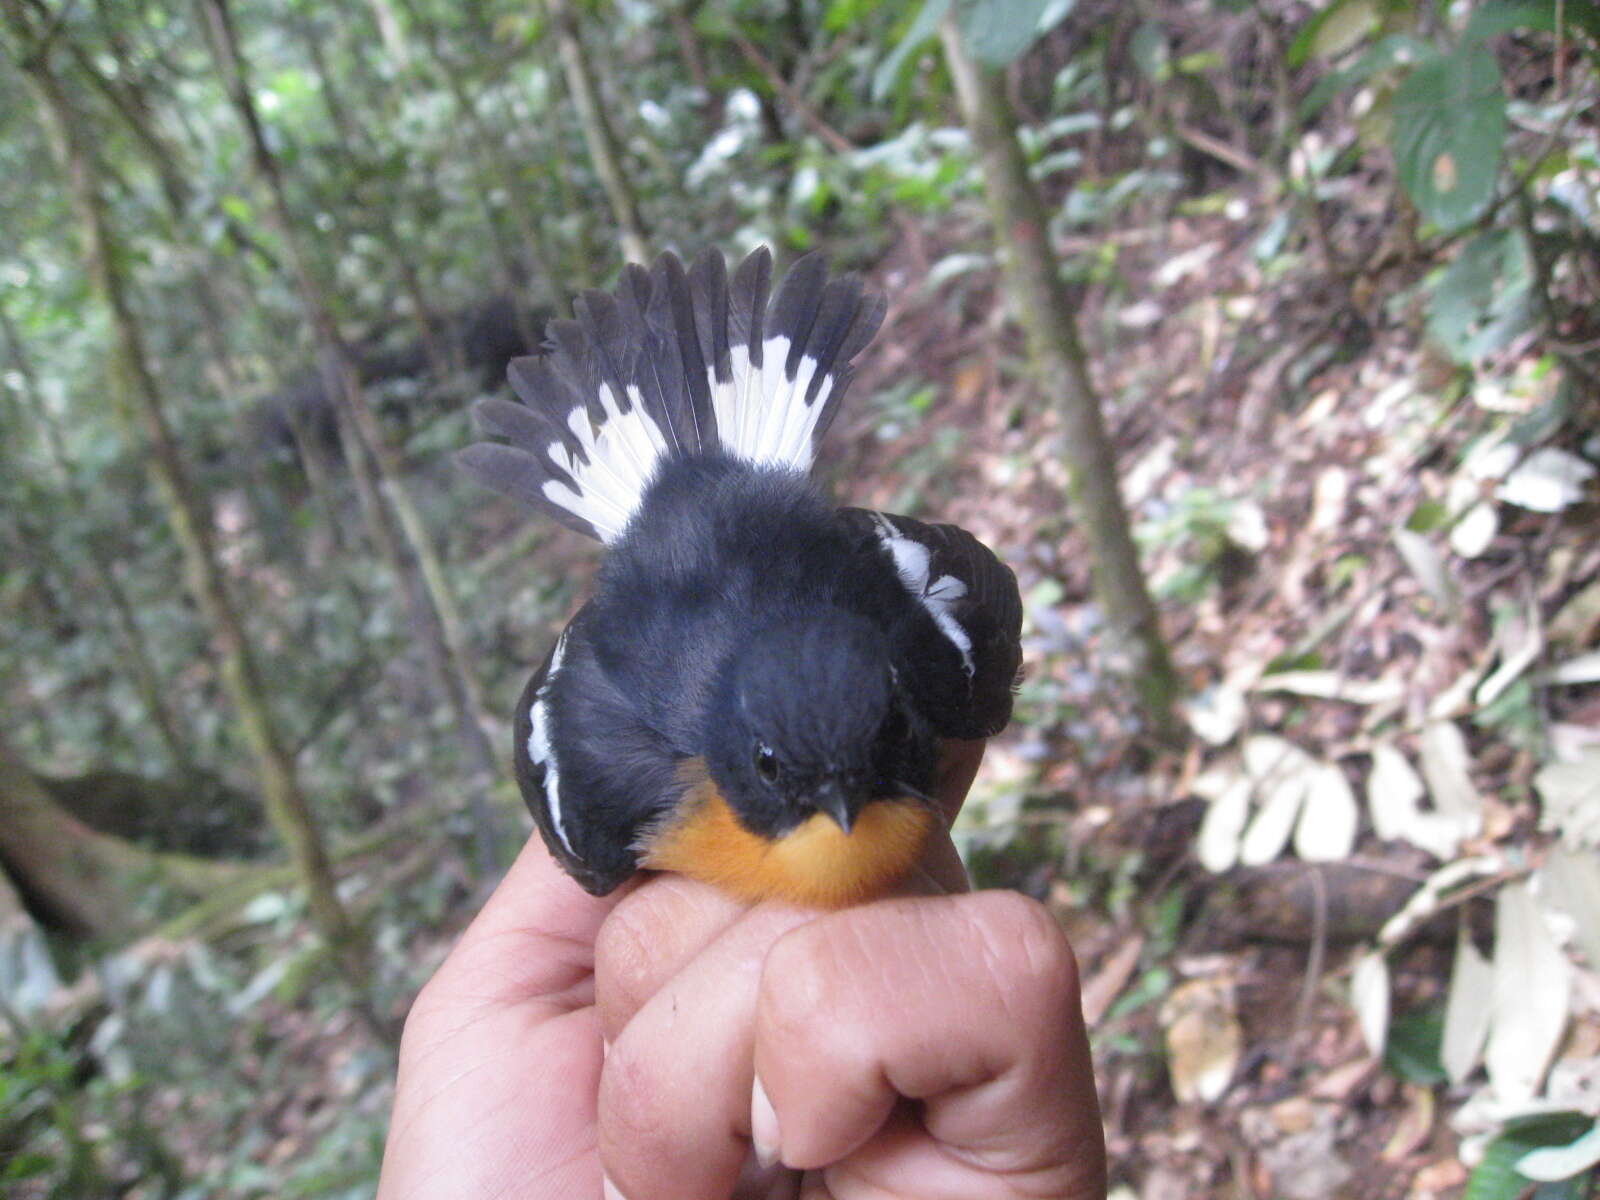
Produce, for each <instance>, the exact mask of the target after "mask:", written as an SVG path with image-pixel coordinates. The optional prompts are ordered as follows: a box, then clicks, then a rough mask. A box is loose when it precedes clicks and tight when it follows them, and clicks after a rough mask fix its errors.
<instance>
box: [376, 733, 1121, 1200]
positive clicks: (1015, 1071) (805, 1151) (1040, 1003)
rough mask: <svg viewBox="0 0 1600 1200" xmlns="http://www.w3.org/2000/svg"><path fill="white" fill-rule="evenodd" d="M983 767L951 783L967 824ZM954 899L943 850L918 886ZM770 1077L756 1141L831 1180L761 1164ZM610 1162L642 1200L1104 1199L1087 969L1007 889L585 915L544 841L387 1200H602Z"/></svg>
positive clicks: (635, 901)
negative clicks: (753, 1159) (728, 1199)
mask: <svg viewBox="0 0 1600 1200" xmlns="http://www.w3.org/2000/svg"><path fill="white" fill-rule="evenodd" d="M979 757H981V747H969V748H966V752H965V753H964V754H961V755H958V756H956V757H955V758H953V759H952V760H951V762H950V764H949V769H948V770H947V772H946V774H945V779H944V781H943V783H942V784H941V788H940V795H941V797H942V799H943V800H944V802H945V804H946V807H947V810H948V811H949V812H950V813H951V814H952V815H953V812H954V810H955V809H956V808H958V807H959V804H960V798H961V796H963V795H964V794H965V791H966V787H967V784H968V783H970V780H971V777H972V773H973V771H975V770H976V766H977V761H978V758H979ZM963 880H964V876H962V874H961V871H960V864H959V860H957V859H956V858H955V855H954V849H953V847H952V846H951V845H950V844H949V840H948V838H940V839H936V840H935V842H934V844H933V845H931V846H930V848H929V854H928V855H927V857H926V858H925V861H924V864H923V869H922V870H921V871H919V872H918V877H917V879H916V880H915V881H913V884H912V886H913V887H914V888H916V889H917V890H920V891H923V892H932V893H940V892H951V891H955V890H957V889H959V888H961V887H962V886H964V884H963ZM613 910H614V911H613ZM608 917H609V919H608ZM596 938H598V948H596V944H595V942H596ZM597 958H598V974H599V980H600V982H599V988H598V994H599V1005H598V1007H597V1006H596V992H597V989H596V970H597V968H596V963H597ZM602 1032H603V1033H605V1035H606V1037H607V1040H608V1041H609V1042H613V1043H615V1044H614V1046H613V1048H612V1050H611V1053H610V1056H609V1058H608V1059H606V1060H605V1062H604V1072H603V1079H602V1058H603V1051H602V1042H601V1035H602ZM758 1074H759V1077H760V1078H761V1080H762V1082H763V1084H764V1085H765V1090H766V1093H767V1094H769V1095H770V1096H771V1104H772V1115H773V1117H774V1118H775V1120H776V1124H777V1131H776V1132H774V1131H773V1129H771V1128H770V1127H768V1126H765V1125H763V1126H761V1129H760V1132H761V1138H760V1141H761V1142H762V1143H763V1149H765V1150H766V1151H768V1152H769V1153H772V1154H781V1156H782V1160H783V1161H784V1162H786V1163H788V1164H790V1165H792V1166H796V1167H811V1168H826V1169H822V1170H817V1169H813V1170H812V1171H810V1172H809V1173H808V1174H806V1175H805V1176H804V1177H802V1176H801V1175H799V1174H797V1173H795V1172H790V1171H781V1170H774V1171H764V1172H763V1171H756V1170H753V1169H751V1168H752V1166H753V1164H750V1163H748V1162H747V1161H746V1160H747V1159H748V1157H749V1155H748V1151H749V1146H750V1142H749V1136H750V1132H751V1121H750V1115H751V1096H752V1085H753V1081H754V1079H755V1078H756V1076H757V1075H758ZM901 1096H910V1097H913V1098H914V1100H915V1101H916V1103H915V1104H914V1103H913V1102H912V1101H907V1100H902V1099H900V1098H899V1097H901ZM602 1154H603V1157H604V1160H605V1163H606V1166H607V1168H608V1170H609V1171H610V1172H611V1175H612V1177H613V1178H614V1179H615V1181H616V1183H615V1184H613V1185H612V1189H611V1193H612V1194H619V1193H620V1194H625V1195H628V1196H629V1197H631V1200H674V1198H676V1197H680V1196H681V1197H685V1198H689V1200H707V1198H708V1197H718V1196H728V1195H730V1194H736V1195H737V1196H739V1197H740V1198H741V1200H744V1198H745V1197H757V1196H760V1197H781V1196H795V1195H797V1194H798V1195H802V1196H804V1197H805V1200H813V1198H818V1200H821V1198H824V1197H833V1198H834V1200H852V1198H854V1197H857V1196H865V1195H867V1194H868V1191H867V1190H864V1189H875V1190H872V1191H871V1195H872V1196H873V1197H874V1200H888V1198H890V1197H894V1196H902V1195H903V1196H908V1197H909V1196H915V1197H917V1198H918V1200H930V1198H933V1197H938V1196H942V1195H950V1196H959V1197H962V1198H963V1200H967V1198H982V1197H988V1196H995V1197H1010V1196H1018V1197H1022V1196H1027V1197H1035V1196H1050V1197H1061V1198H1062V1200H1069V1198H1070V1200H1079V1198H1088V1197H1097V1196H1103V1195H1104V1186H1105V1185H1104V1156H1103V1149H1102V1144H1101V1133H1100V1125H1099V1117H1098V1110H1097V1107H1096V1103H1095V1097H1094V1084H1093V1076H1092V1072H1091V1069H1090V1066H1089V1060H1088V1049H1087V1043H1086V1039H1085V1036H1084V1032H1083V1028H1082V1023H1081V1018H1080V1017H1079V1010H1078V993H1077V981H1076V975H1075V969H1074V966H1073V964H1072V960H1071V955H1070V951H1068V950H1067V948H1066V944H1065V942H1064V940H1063V939H1062V938H1061V935H1060V933H1059V932H1058V931H1057V929H1056V927H1055V925H1054V922H1052V921H1051V920H1050V919H1049V917H1048V915H1047V914H1045V913H1044V912H1043V910H1042V909H1039V908H1038V906H1036V905H1032V904H1030V903H1029V902H1027V901H1025V900H1023V899H1021V898H1020V897H1016V896H1011V895H1008V894H1003V893H988V894H982V895H974V896H962V895H927V896H923V897H921V898H913V899H902V900H896V901H890V902H885V903H881V904H876V905H870V906H867V907H864V908H860V909H851V910H846V911H844V912H841V913H834V914H827V915H822V916H819V914H817V913H814V912H807V911H802V910H798V909H793V908H788V907H786V906H782V905H777V904H766V905H760V906H757V907H756V908H754V909H749V910H745V909H742V908H740V907H739V906H737V905H736V904H734V903H733V902H731V901H729V900H727V899H726V898H725V897H723V896H721V895H720V894H719V893H717V892H715V891H713V890H711V889H709V888H706V887H704V886H701V885H698V884H694V883H692V882H690V881H688V880H685V879H682V878H679V877H677V876H661V877H657V878H654V879H652V880H650V881H649V882H647V883H646V884H645V885H643V886H642V887H638V888H637V889H636V890H634V891H632V892H631V893H627V894H626V895H624V897H623V898H621V899H620V900H619V899H617V898H607V899H606V900H595V899H593V898H592V897H589V896H586V895H585V894H584V893H582V892H581V891H580V890H579V889H578V888H577V887H576V885H574V884H572V883H571V882H570V881H569V880H567V879H566V878H565V877H564V876H562V875H561V874H560V872H559V870H558V869H557V868H556V867H555V866H554V864H553V863H551V862H550V860H549V859H548V857H547V856H546V855H545V853H544V851H543V848H542V847H541V846H538V845H537V844H535V845H531V846H530V847H529V849H528V850H527V851H525V852H524V854H523V855H522V857H521V858H520V859H519V860H518V863H517V864H516V865H515V866H514V867H513V868H512V871H511V872H510V874H508V876H507V878H506V880H505V881H504V882H503V883H502V885H501V887H500V889H499V890H498V891H497V892H496V894H495V896H494V897H493V898H491V900H490V902H489V904H488V905H487V906H486V907H485V909H484V912H483V913H482V914H481V915H480V916H479V918H478V919H477V920H476V921H475V922H474V923H473V925H472V926H471V928H469V930H468V931H467V933H466V934H464V935H463V937H462V940H461V942H460V944H459V945H458V946H457V948H456V949H455V951H454V952H453V953H452V954H451V956H450V958H449V959H448V960H447V961H446V963H445V964H444V966H442V967H441V968H440V970H439V972H438V974H437V975H436V976H435V978H434V980H433V981H431V982H430V983H429V984H428V986H427V988H425V989H424V990H423V993H422V994H421V995H420V996H419V997H418V1000H417V1003H416V1005H415V1006H414V1007H413V1010H412V1015H411V1017H410V1019H408V1021H407V1026H406V1035H405V1039H404V1041H403V1043H402V1048H401V1074H400V1083H399V1088H398V1092H397V1096H396V1101H395V1113H394V1120H393V1123H392V1125H391V1130H390V1138H389V1146H388V1150H387V1153H386V1156H385V1164H384V1174H383V1181H382V1183H381V1185H380V1192H379V1195H380V1200H401V1198H403V1197H411V1196H428V1197H451V1196H460V1197H478V1196H491V1195H492V1196H497V1197H500V1196H507V1197H509V1196H523V1197H552V1198H553V1197H568V1196H585V1197H593V1196H596V1195H597V1194H598V1193H599V1191H600V1189H601V1182H600V1180H601V1167H600V1162H601V1157H602ZM802 1187H803V1188H804V1190H803V1191H797V1189H800V1188H802Z"/></svg>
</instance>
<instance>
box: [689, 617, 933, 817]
mask: <svg viewBox="0 0 1600 1200" xmlns="http://www.w3.org/2000/svg"><path fill="white" fill-rule="evenodd" d="M716 696H717V698H716V700H715V702H714V703H713V704H712V705H711V711H710V713H709V714H708V717H709V722H710V727H709V728H708V729H707V730H706V734H707V736H706V745H707V755H706V765H707V767H708V769H709V771H710V774H711V778H712V779H713V780H714V781H715V783H716V784H717V786H718V787H719V789H720V790H721V791H722V793H723V795H724V796H726V797H727V800H728V803H729V805H730V806H731V807H732V808H733V810H734V812H735V814H736V815H737V816H738V818H739V820H740V822H741V823H742V824H743V825H744V826H745V827H746V828H747V829H749V830H750V832H752V833H754V834H757V835H758V836H762V837H766V838H782V837H785V836H787V835H788V834H790V833H792V832H794V831H795V830H796V829H798V828H800V827H801V826H803V825H806V824H807V823H808V822H811V821H812V820H813V818H815V817H818V816H822V817H825V818H827V820H829V821H831V822H832V823H833V824H834V825H836V826H837V827H838V830H839V832H841V833H842V834H845V835H849V834H850V833H851V832H852V830H854V829H855V827H856V824H857V821H858V819H859V818H860V817H861V815H862V811H863V810H864V809H866V808H867V807H868V806H869V805H872V804H873V803H874V802H875V801H880V800H883V801H902V802H904V801H916V802H919V803H920V802H926V799H927V792H928V790H929V788H930V787H931V773H932V764H933V760H934V740H933V734H932V732H931V730H930V729H929V728H928V726H927V725H926V723H925V722H924V721H923V720H922V719H921V718H920V717H919V716H918V715H917V714H916V712H915V710H914V709H913V708H912V707H911V706H910V705H909V704H908V703H907V700H906V697H905V696H904V694H903V692H902V689H901V686H900V684H899V681H898V680H897V678H896V676H895V672H894V668H893V666H892V665H891V663H890V660H889V646H888V641H887V639H886V637H885V636H884V634H883V632H882V630H880V629H879V628H878V627H877V626H876V625H874V624H873V623H872V622H870V621H868V620H866V619H864V618H862V617H858V616H855V615H853V614H851V613H846V612H843V611H840V610H838V609H825V610H822V611H820V612H816V613H811V614H806V615H804V616H801V617H798V618H796V619H794V620H790V621H784V622H780V623H777V624H774V625H772V626H769V627H768V628H767V629H765V630H763V631H762V632H761V633H759V634H758V635H756V636H755V637H754V638H752V639H751V640H750V641H749V642H748V643H746V645H745V646H744V647H743V648H742V649H741V650H740V651H739V652H738V653H737V654H735V655H734V657H733V658H732V660H731V661H730V662H729V663H728V665H727V667H726V668H725V671H724V674H723V677H722V679H721V681H720V685H719V687H718V689H717V693H716Z"/></svg>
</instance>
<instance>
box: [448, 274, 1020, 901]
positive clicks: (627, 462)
mask: <svg viewBox="0 0 1600 1200" xmlns="http://www.w3.org/2000/svg"><path fill="white" fill-rule="evenodd" d="M771 282H772V256H771V254H770V253H769V252H768V251H767V250H765V249H761V250H758V251H756V252H755V253H754V254H752V255H750V256H749V257H748V258H746V259H745V260H744V262H743V263H741V264H740V265H739V267H738V269H737V270H736V271H735V272H734V274H733V276H732V278H731V279H730V278H729V276H728V272H727V267H726V265H725V264H724V261H723V259H722V256H721V255H720V254H717V253H714V252H713V253H708V254H705V255H702V256H701V257H700V258H699V259H697V260H696V261H695V263H694V265H693V266H692V267H691V268H690V269H689V270H687V271H686V270H685V269H684V267H683V264H682V263H681V262H680V261H679V260H678V258H676V257H675V256H674V255H671V254H666V255H663V256H662V257H661V258H659V259H657V260H656V262H655V264H654V266H653V267H652V268H651V269H650V270H648V271H646V270H645V269H644V268H643V267H639V266H629V267H627V268H626V269H625V270H624V271H623V274H622V278H621V281H620V283H619V285H618V287H617V289H616V291H615V292H614V293H612V294H606V293H603V292H588V293H585V294H584V295H583V296H581V297H580V298H579V299H578V301H577V302H576V304H575V305H574V308H575V312H576V318H577V319H576V320H571V321H555V322H552V323H551V325H550V327H549V329H548V330H547V345H546V348H545V353H543V354H542V355H539V356H534V357H528V358H519V359H516V360H514V361H513V362H512V363H511V365H510V367H509V371H508V373H509V376H510V380H511V385H512V388H513V390H514V391H515V392H516V394H517V396H518V397H519V398H520V400H521V403H520V404H519V403H515V402H513V401H511V400H507V399H491V400H487V401H484V402H482V403H481V404H480V405H479V406H478V408H477V410H476V411H477V416H478V419H479V422H480V424H481V425H482V426H483V427H484V428H485V429H486V430H487V431H488V432H489V433H491V434H493V435H495V436H497V437H499V438H502V439H504V440H503V441H497V442H485V443H481V444H479V445H475V446H471V447H469V448H467V449H466V450H464V451H462V453H461V456H460V459H461V462H462V464H463V465H464V466H465V467H466V469H467V470H468V471H469V472H470V473H471V474H473V475H474V476H476V477H477V478H478V479H480V480H481V481H483V482H484V483H486V484H488V485H489V486H491V487H494V488H496V489H498V490H500V491H502V492H505V493H508V494H510V495H512V496H515V497H517V498H520V499H522V500H525V501H528V502H530V503H531V504H533V505H534V506H536V507H538V508H541V509H543V510H545V511H547V512H548V513H549V514H551V515H552V516H554V517H555V518H556V519H557V520H559V521H561V522H562V523H563V524H565V525H568V526H570V527H571V528H573V529H576V530H578V531H579V532H580V533H583V534H586V535H588V536H590V537H594V538H598V539H599V540H600V541H601V542H603V543H605V545H606V546H607V547H608V552H607V554H606V557H605V560H604V562H603V564H602V566H601V568H600V572H599V579H598V583H597V586H596V588H595V592H594V595H593V597H592V598H591V599H590V600H589V601H588V602H587V603H586V604H584V605H583V607H582V608H581V609H580V610H579V611H578V613H577V615H576V616H574V617H573V618H572V620H571V622H570V623H569V624H568V625H567V627H566V629H565V630H564V631H563V632H562V633H561V635H560V637H558V638H557V639H556V642H555V645H554V646H553V647H552V648H551V651H550V654H549V656H548V657H547V658H546V659H545V661H544V664H543V665H542V666H541V667H540V668H539V669H538V671H536V672H535V673H534V675H533V678H532V679H530V680H529V681H528V685H527V687H526V688H525V689H524V691H523V693H522V697H521V699H520V700H519V701H518V702H517V711H516V726H515V730H516V732H515V738H516V744H515V751H514V753H515V763H516V775H517V781H518V783H519V784H520V786H521V788H522V794H523V797H524V799H525V800H526V801H527V803H528V806H529V808H531V809H532V811H533V816H534V820H535V822H536V823H537V825H538V827H539V832H540V833H541V834H542V835H543V836H544V840H545V843H546V844H547V845H548V846H549V848H550V852H551V853H552V854H553V855H554V856H555V858H556V859H557V860H558V861H559V862H560V863H561V865H562V866H563V867H564V868H565V869H566V870H567V871H568V872H569V873H570V874H571V875H572V876H573V877H574V878H575V879H576V880H577V881H578V882H579V883H580V884H582V886H583V887H584V888H586V889H587V890H589V891H590V892H593V893H594V894H596V895H604V894H606V893H607V892H609V891H611V890H612V889H613V888H615V887H617V886H618V885H619V884H620V883H621V882H622V881H623V880H625V879H627V878H628V877H629V876H630V875H632V874H633V873H634V872H635V871H637V870H639V869H640V868H647V869H656V870H669V871H679V872H682V873H683V874H685V875H689V876H693V877H695V878H698V879H703V880H706V881H708V882H710V883H712V884H715V885H717V886H719V887H721V888H722V889H724V890H725V891H728V892H730V893H732V894H734V895H735V896H738V897H740V898H742V899H746V900H752V901H753V900H760V899H764V898H767V897H778V898H782V899H785V900H789V901H792V902H796V903H803V904H812V905H818V906H823V907H834V906H839V905H844V904H850V903H854V902H857V901H861V900H865V899H870V898H871V897H873V896H875V895H877V894H880V893H882V892H884V891H885V890H887V889H888V888H890V887H892V886H893V884H894V883H895V882H896V881H897V880H898V879H899V878H900V877H901V876H902V875H904V874H905V873H906V871H907V870H909V868H910V867H911V866H912V864H913V863H914V862H915V861H916V859H917V857H918V855H919V853H920V852H921V849H922V845H923V842H924V841H925V839H926V838H927V836H928V834H929V832H930V831H931V830H932V829H933V828H934V827H935V825H936V824H937V822H938V820H939V814H938V810H937V809H936V808H935V806H934V805H933V802H932V800H931V799H930V797H929V792H930V791H931V790H932V788H933V786H934V775H935V771H936V766H937V761H938V755H939V747H940V744H941V742H942V740H943V739H950V738H962V739H970V738H983V737H988V736H990V735H992V734H994V733H997V732H998V731H999V730H1000V729H1001V728H1002V727H1003V726H1004V725H1005V724H1006V722H1007V721H1008V720H1009V719H1010V716H1011V701H1012V691H1013V684H1014V682H1015V680H1016V678H1017V673H1018V667H1019V664H1020V661H1021V649H1020V645H1019V636H1020V629H1021V622H1022V606H1021V602H1020V600H1019V598H1018V595H1017V584H1016V578H1015V576H1013V574H1012V573H1011V571H1010V570H1009V569H1008V568H1007V567H1005V566H1004V565H1003V564H1002V563H1001V562H1000V561H999V560H998V559H996V558H995V556H994V555H993V554H992V553H991V552H990V551H989V550H988V549H987V548H986V547H984V546H983V545H982V544H981V543H979V542H978V541H977V539H976V538H974V537H973V536H972V535H971V534H969V533H967V532H966V531H964V530H962V529H958V528H957V527H955V526H953V525H930V524H924V523H923V522H921V521H915V520H912V519H910V518H908V517H900V516H891V515H888V514H885V513H877V512H869V511H866V510H864V509H859V508H837V507H835V506H834V505H833V503H832V502H831V501H829V500H828V498H827V497H826V496H824V495H823V493H822V492H821V491H820V490H819V488H818V487H817V486H816V485H815V484H814V483H813V482H812V481H811V479H810V478H809V475H810V469H811V462H812V457H813V454H814V452H815V450H816V448H817V446H818V444H819V442H820V441H821V439H822V435H823V434H824V433H825V432H826V430H827V428H828V425H829V423H830V422H831V421H832V420H833V417H834V415H835V414H836V413H837V411H838V407H839V402H840V400H841V399H842V398H843V396H844V393H845V391H846V388H847V387H848V385H849V383H850V377H851V360H852V359H853V358H854V357H855V356H856V355H857V354H858V353H859V352H860V351H861V350H862V349H863V348H864V347H865V346H866V345H867V343H868V342H869V341H871V340H872V336H873V335H874V334H875V333H876V332H877V329H878V326H879V324H880V323H881V322H882V320H883V314H884V308H885V305H884V301H883V300H882V299H881V298H879V297H876V296H869V295H867V294H866V293H865V292H864V291H863V288H862V285H861V282H860V281H859V280H858V279H855V278H850V277H847V278H841V279H835V280H832V281H829V280H828V278H827V269H826V266H825V264H824V262H823V260H822V259H821V257H819V256H817V255H808V256H806V257H805V258H802V259H800V260H799V261H798V262H796V263H795V264H794V266H793V267H792V268H791V270H790V271H789V272H788V274H787V276H786V277H785V279H784V281H783V285H782V287H781V288H779V289H778V291H777V295H776V297H773V298H771V300H770V303H769V296H770V292H771Z"/></svg>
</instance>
